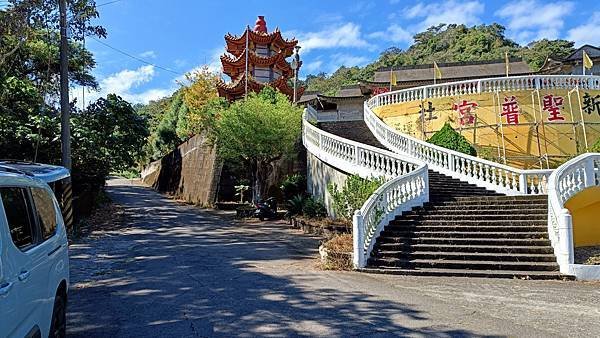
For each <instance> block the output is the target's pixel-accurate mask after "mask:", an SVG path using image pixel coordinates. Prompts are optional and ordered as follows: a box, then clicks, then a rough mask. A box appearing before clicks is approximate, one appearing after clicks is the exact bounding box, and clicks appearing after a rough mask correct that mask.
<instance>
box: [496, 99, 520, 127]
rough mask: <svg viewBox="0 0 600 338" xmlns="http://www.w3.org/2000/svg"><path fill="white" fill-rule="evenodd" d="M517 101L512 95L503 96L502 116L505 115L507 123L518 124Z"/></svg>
mask: <svg viewBox="0 0 600 338" xmlns="http://www.w3.org/2000/svg"><path fill="white" fill-rule="evenodd" d="M519 110H520V109H519V103H518V102H517V98H516V97H514V96H511V97H505V98H504V103H503V104H502V114H500V115H502V116H506V122H507V123H508V124H519Z"/></svg>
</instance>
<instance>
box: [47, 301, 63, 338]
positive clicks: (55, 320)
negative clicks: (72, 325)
mask: <svg viewBox="0 0 600 338" xmlns="http://www.w3.org/2000/svg"><path fill="white" fill-rule="evenodd" d="M66 336H67V300H66V298H65V297H64V296H63V295H61V294H57V295H56V297H55V298H54V309H53V310H52V324H51V326H50V335H49V337H51V338H63V337H66Z"/></svg>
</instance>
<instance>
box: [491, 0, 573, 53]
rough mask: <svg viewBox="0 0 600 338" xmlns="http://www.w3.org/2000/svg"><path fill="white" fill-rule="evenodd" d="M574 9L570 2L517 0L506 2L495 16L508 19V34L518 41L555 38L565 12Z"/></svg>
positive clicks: (525, 41)
mask: <svg viewBox="0 0 600 338" xmlns="http://www.w3.org/2000/svg"><path fill="white" fill-rule="evenodd" d="M573 9H574V5H573V3H572V2H540V1H538V0H518V1H513V2H510V3H507V4H506V5H505V6H504V7H503V8H502V9H501V10H499V11H497V12H496V13H495V15H496V16H498V17H500V18H503V19H506V20H508V23H507V27H508V35H509V36H510V37H512V38H513V39H515V40H516V41H517V42H519V43H528V42H531V41H532V40H539V39H543V38H547V39H556V38H558V37H559V36H560V30H561V29H562V28H563V26H564V17H565V14H568V13H571V12H572V11H573Z"/></svg>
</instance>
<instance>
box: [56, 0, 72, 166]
mask: <svg viewBox="0 0 600 338" xmlns="http://www.w3.org/2000/svg"><path fill="white" fill-rule="evenodd" d="M58 9H59V12H60V139H61V150H62V158H61V159H62V165H63V166H64V167H65V168H67V169H69V170H71V127H70V119H71V106H70V105H69V40H68V37H67V1H66V0H58Z"/></svg>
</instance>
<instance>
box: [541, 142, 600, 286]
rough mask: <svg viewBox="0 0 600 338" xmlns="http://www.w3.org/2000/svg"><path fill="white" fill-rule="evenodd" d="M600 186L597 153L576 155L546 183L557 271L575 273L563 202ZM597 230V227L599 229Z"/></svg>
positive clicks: (568, 217) (599, 156)
mask: <svg viewBox="0 0 600 338" xmlns="http://www.w3.org/2000/svg"><path fill="white" fill-rule="evenodd" d="M592 186H600V153H587V154H582V155H580V156H577V157H576V158H574V159H572V160H570V161H568V162H566V163H565V164H563V165H561V166H560V167H558V168H557V169H556V170H555V171H554V172H553V173H552V175H550V179H549V182H548V233H549V236H550V241H551V242H552V246H553V247H554V254H555V255H556V257H557V262H558V264H559V265H560V272H562V273H567V274H575V271H573V269H572V264H573V263H574V254H573V251H574V241H573V222H572V218H571V214H570V212H569V210H568V209H566V208H565V202H566V201H567V200H568V199H569V198H571V197H572V196H573V195H575V194H577V193H578V192H580V191H582V190H584V189H586V188H589V187H592ZM598 231H600V227H599V228H598Z"/></svg>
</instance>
